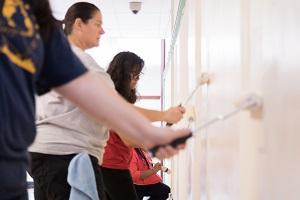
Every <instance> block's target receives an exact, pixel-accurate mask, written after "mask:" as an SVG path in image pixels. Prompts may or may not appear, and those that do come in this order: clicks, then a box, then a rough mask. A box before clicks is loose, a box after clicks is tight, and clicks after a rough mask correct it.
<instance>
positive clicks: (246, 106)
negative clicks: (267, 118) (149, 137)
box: [150, 94, 263, 155]
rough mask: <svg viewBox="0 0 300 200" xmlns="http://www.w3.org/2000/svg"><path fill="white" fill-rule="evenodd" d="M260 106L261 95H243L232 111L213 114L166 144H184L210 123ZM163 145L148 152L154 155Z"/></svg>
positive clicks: (259, 108)
mask: <svg viewBox="0 0 300 200" xmlns="http://www.w3.org/2000/svg"><path fill="white" fill-rule="evenodd" d="M262 108H263V101H262V99H261V97H259V96H258V95H255V94H251V95H249V96H247V97H245V98H244V99H243V100H241V101H239V104H238V105H237V108H236V109H234V110H233V111H231V112H228V113H226V114H223V115H217V116H215V117H214V118H212V119H210V120H208V121H206V122H204V123H203V124H201V125H200V126H198V127H197V128H195V129H194V130H192V131H191V132H190V133H189V134H188V135H187V136H184V137H180V138H177V139H175V140H173V141H172V142H170V143H169V144H168V145H171V146H172V147H174V148H176V147H177V146H178V145H180V144H184V143H185V142H186V140H187V139H188V138H190V137H192V136H193V135H195V134H197V133H198V132H199V131H200V130H202V129H204V128H207V127H209V126H210V125H212V124H214V123H216V122H218V121H223V120H226V119H228V118H230V117H232V116H234V115H236V114H237V113H239V112H240V111H242V110H249V111H250V112H251V114H252V112H258V110H260V112H262ZM165 146H166V145H157V146H155V147H153V148H152V149H150V152H151V154H152V155H155V154H156V152H157V151H158V149H159V148H160V147H165Z"/></svg>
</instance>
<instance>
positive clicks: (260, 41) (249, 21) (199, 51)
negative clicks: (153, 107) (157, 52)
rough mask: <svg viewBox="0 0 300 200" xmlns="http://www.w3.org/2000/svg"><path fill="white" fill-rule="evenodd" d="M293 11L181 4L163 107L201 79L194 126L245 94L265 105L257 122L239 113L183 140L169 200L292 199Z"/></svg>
mask: <svg viewBox="0 0 300 200" xmlns="http://www.w3.org/2000/svg"><path fill="white" fill-rule="evenodd" d="M178 2H179V1H175V3H174V13H173V15H174V16H175V15H176V11H177V10H176V8H177V6H178ZM299 9H300V2H299V1H298V0H226V1H224V0H187V1H186V5H185V10H184V16H183V18H182V23H181V26H180V32H179V35H178V38H177V42H176V46H175V51H174V58H173V63H172V65H171V66H172V68H171V70H169V71H168V73H169V74H168V77H171V78H168V79H167V80H166V81H167V83H166V85H169V86H170V85H172V93H171V96H170V98H171V100H170V99H169V100H168V101H167V102H172V103H173V104H174V105H176V104H178V103H179V102H182V101H183V100H184V99H185V97H187V96H188V95H189V93H190V92H191V91H192V90H193V88H194V87H195V85H196V84H197V80H198V79H199V77H200V75H201V73H203V72H209V73H212V74H214V81H213V82H212V83H211V84H210V85H208V86H203V87H202V88H201V89H200V90H198V91H197V93H196V94H195V95H194V97H193V99H192V100H191V101H190V102H188V103H187V106H188V107H190V106H193V108H194V109H195V111H196V123H195V126H197V125H200V124H201V123H203V122H205V121H206V120H209V119H211V118H212V117H214V116H216V115H218V114H222V113H226V112H228V111H231V110H233V109H235V107H236V105H235V103H236V101H237V100H239V99H240V97H241V96H244V95H246V94H249V93H256V94H258V95H260V96H261V97H262V98H263V101H264V111H263V116H262V117H261V118H253V117H251V115H250V113H249V112H248V111H244V112H241V113H240V114H238V115H236V116H234V117H232V118H230V119H228V120H226V121H223V122H218V123H216V124H214V125H212V126H210V127H209V128H206V129H205V130H203V131H201V132H200V134H198V135H197V136H196V137H194V138H193V139H191V140H190V141H189V142H188V147H187V149H186V151H184V152H182V153H181V154H180V155H178V156H177V157H175V158H174V159H173V160H172V168H173V174H172V181H171V183H172V184H171V185H172V192H173V196H174V199H176V200H187V199H193V200H194V199H195V200H199V199H201V200H204V199H205V200H227V199H228V200H229V199H230V200H234V199H236V200H283V199H288V200H297V199H299V198H300V190H299V189H298V188H299V187H300V170H299V169H300V156H299V155H300V145H299V141H300V123H297V119H299V118H300V90H299V88H300V56H299V54H300V45H299V44H300V36H299V35H300V13H299ZM170 88H171V87H170ZM167 98H168V97H167ZM166 106H168V105H166ZM178 126H179V127H180V126H187V122H186V120H185V121H183V122H181V124H179V125H178Z"/></svg>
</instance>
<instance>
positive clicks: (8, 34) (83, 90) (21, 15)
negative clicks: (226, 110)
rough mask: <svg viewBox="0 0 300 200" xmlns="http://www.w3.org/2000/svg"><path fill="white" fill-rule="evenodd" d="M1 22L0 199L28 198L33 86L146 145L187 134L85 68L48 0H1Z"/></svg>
mask: <svg viewBox="0 0 300 200" xmlns="http://www.w3.org/2000/svg"><path fill="white" fill-rule="evenodd" d="M0 24H1V26H0V68H1V70H0V116H1V120H0V136H1V137H0V144H1V145H0V177H1V181H0V197H1V199H27V192H26V169H27V167H28V166H27V165H28V153H27V148H28V146H29V145H30V144H31V143H32V142H33V140H34V138H35V123H34V121H35V96H34V94H35V92H37V93H38V94H40V95H41V94H44V93H46V92H48V91H50V90H51V89H52V88H53V89H54V90H55V91H57V92H58V93H59V94H61V95H63V96H65V97H66V98H68V99H69V100H71V101H72V102H73V103H75V104H76V105H78V107H80V108H81V109H83V110H84V111H85V112H86V113H88V114H90V115H91V116H93V117H94V119H95V121H97V122H99V123H103V124H105V125H107V126H110V127H113V128H114V129H115V130H117V131H119V132H120V133H121V134H122V135H123V136H125V137H126V138H128V139H130V141H132V142H134V143H137V144H139V143H141V144H142V145H143V146H144V147H145V148H152V147H153V146H154V145H159V144H167V143H168V142H170V141H171V140H174V139H175V138H177V137H182V136H185V135H187V134H188V132H189V130H177V131H174V130H171V129H161V128H156V127H153V126H151V125H150V123H149V120H147V119H146V118H145V117H143V115H141V114H140V113H139V112H137V111H136V110H135V109H133V108H132V106H130V105H128V103H126V102H125V101H124V100H122V99H121V98H120V97H119V96H118V95H117V94H116V92H115V91H114V90H113V89H112V88H111V87H110V86H109V85H108V84H107V83H106V81H105V80H103V79H101V78H99V77H98V76H95V75H94V73H91V72H87V70H86V68H85V67H84V66H83V65H82V63H81V62H80V61H79V60H78V58H77V57H76V56H74V54H73V53H72V51H71V49H70V46H69V43H68V41H67V40H66V38H65V36H64V35H63V33H62V31H61V30H60V28H59V26H58V25H57V23H56V21H55V19H54V18H53V16H52V13H51V9H50V5H49V2H48V0H14V1H12V0H1V1H0ZM120 112H121V113H122V115H120V114H119V113H120ZM61 136H63V134H62V135H61ZM62 140H63V138H62ZM62 140H61V141H62ZM170 148H171V147H170V146H168V147H167V148H161V149H160V151H159V152H158V153H157V155H158V156H159V157H161V158H163V157H168V156H172V155H174V154H176V153H177V152H178V150H179V149H180V147H178V148H171V149H170ZM47 189H49V188H47Z"/></svg>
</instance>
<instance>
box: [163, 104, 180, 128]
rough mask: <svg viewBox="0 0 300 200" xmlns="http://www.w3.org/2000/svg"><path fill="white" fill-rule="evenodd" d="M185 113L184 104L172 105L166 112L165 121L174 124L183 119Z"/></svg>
mask: <svg viewBox="0 0 300 200" xmlns="http://www.w3.org/2000/svg"><path fill="white" fill-rule="evenodd" d="M184 113H185V108H184V107H183V106H176V107H171V108H169V109H168V110H166V111H165V112H164V116H163V119H164V121H165V122H168V123H172V124H174V123H177V122H178V121H179V120H181V119H182V117H183V114H184Z"/></svg>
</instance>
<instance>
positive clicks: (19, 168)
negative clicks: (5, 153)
mask: <svg viewBox="0 0 300 200" xmlns="http://www.w3.org/2000/svg"><path fill="white" fill-rule="evenodd" d="M27 167H28V163H27V160H25V159H19V160H11V159H7V158H3V157H1V158H0V199H1V200H27V199H28V198H27V188H26V169H27Z"/></svg>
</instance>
